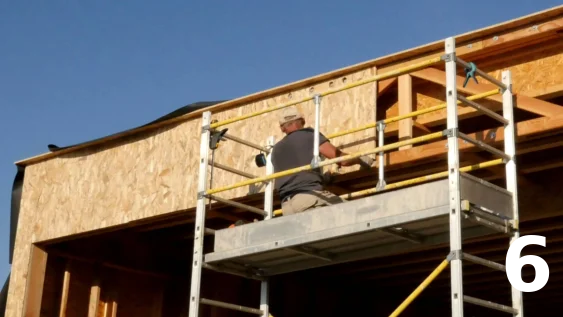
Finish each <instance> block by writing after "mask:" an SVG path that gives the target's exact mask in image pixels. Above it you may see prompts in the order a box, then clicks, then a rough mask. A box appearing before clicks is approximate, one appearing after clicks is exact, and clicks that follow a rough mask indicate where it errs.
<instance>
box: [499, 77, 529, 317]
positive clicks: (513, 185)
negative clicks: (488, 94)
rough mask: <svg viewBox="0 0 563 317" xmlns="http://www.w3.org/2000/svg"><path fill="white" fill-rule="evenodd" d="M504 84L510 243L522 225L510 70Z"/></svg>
mask: <svg viewBox="0 0 563 317" xmlns="http://www.w3.org/2000/svg"><path fill="white" fill-rule="evenodd" d="M502 83H503V84H505V85H506V87H507V88H506V89H505V90H504V91H503V93H502V112H503V117H504V118H505V119H506V120H507V121H508V122H507V124H506V125H505V127H504V152H505V153H506V154H507V155H508V156H509V157H510V159H509V160H508V161H507V162H506V165H505V166H506V189H507V190H508V191H509V192H511V193H512V208H513V213H514V214H513V217H514V231H513V233H512V237H511V239H510V243H511V244H512V242H514V241H515V240H516V239H518V238H519V237H520V224H519V212H518V182H517V175H516V161H515V157H514V156H515V155H516V134H515V128H514V104H513V95H512V74H511V72H510V70H505V71H503V72H502ZM511 287H512V308H514V309H516V310H517V311H518V314H516V315H514V317H523V316H524V312H523V308H524V307H523V306H524V305H523V301H522V292H520V291H519V290H518V289H516V288H515V287H513V286H511Z"/></svg>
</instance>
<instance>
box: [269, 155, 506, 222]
mask: <svg viewBox="0 0 563 317" xmlns="http://www.w3.org/2000/svg"><path fill="white" fill-rule="evenodd" d="M503 163H504V160H503V159H496V160H491V161H487V162H482V163H477V164H474V165H470V166H465V167H462V168H460V169H459V171H460V172H463V173H467V172H471V171H476V170H479V169H483V168H487V167H491V166H495V165H500V164H503ZM447 176H448V171H444V172H438V173H434V174H429V175H425V176H421V177H415V178H411V179H407V180H404V181H400V182H396V183H392V184H387V185H385V187H383V188H381V189H378V188H369V189H364V190H360V191H357V192H353V193H349V194H344V195H340V198H342V199H350V198H357V197H361V196H366V195H369V194H374V193H376V192H381V191H387V190H391V189H396V188H401V187H405V186H409V185H415V184H419V183H423V182H426V181H430V180H434V179H438V178H442V177H447ZM282 214H283V213H282V210H281V209H277V210H275V211H274V216H281V215H282Z"/></svg>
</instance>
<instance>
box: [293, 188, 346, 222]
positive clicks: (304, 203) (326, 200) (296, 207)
mask: <svg viewBox="0 0 563 317" xmlns="http://www.w3.org/2000/svg"><path fill="white" fill-rule="evenodd" d="M344 201H345V200H344V199H342V198H340V197H339V196H336V195H335V194H333V193H331V192H329V191H326V190H322V191H316V190H315V191H310V192H306V193H299V194H296V195H295V196H293V197H291V198H289V199H286V200H284V201H283V202H282V213H283V215H284V216H287V215H292V214H296V213H300V212H304V211H306V210H310V209H314V208H318V207H323V206H330V205H335V204H339V203H342V202H344Z"/></svg>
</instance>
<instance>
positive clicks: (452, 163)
mask: <svg viewBox="0 0 563 317" xmlns="http://www.w3.org/2000/svg"><path fill="white" fill-rule="evenodd" d="M445 51H446V56H449V58H448V60H447V61H446V102H447V129H448V130H449V135H448V179H449V188H450V189H449V190H450V251H451V252H461V250H462V244H461V217H462V215H461V198H460V188H459V183H460V176H459V145H458V116H457V102H458V99H457V80H456V77H457V67H456V66H457V64H456V59H455V56H456V47H455V39H454V38H453V37H450V38H448V39H447V40H446V42H445ZM450 267H451V282H450V284H451V305H452V317H463V272H462V263H461V259H460V258H459V257H457V258H454V259H452V260H451V265H450Z"/></svg>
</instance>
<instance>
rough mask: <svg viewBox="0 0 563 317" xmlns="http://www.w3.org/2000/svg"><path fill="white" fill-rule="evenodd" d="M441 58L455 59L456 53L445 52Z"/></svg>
mask: <svg viewBox="0 0 563 317" xmlns="http://www.w3.org/2000/svg"><path fill="white" fill-rule="evenodd" d="M441 59H442V60H443V61H444V62H451V61H455V53H449V54H444V55H442V56H441Z"/></svg>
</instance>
